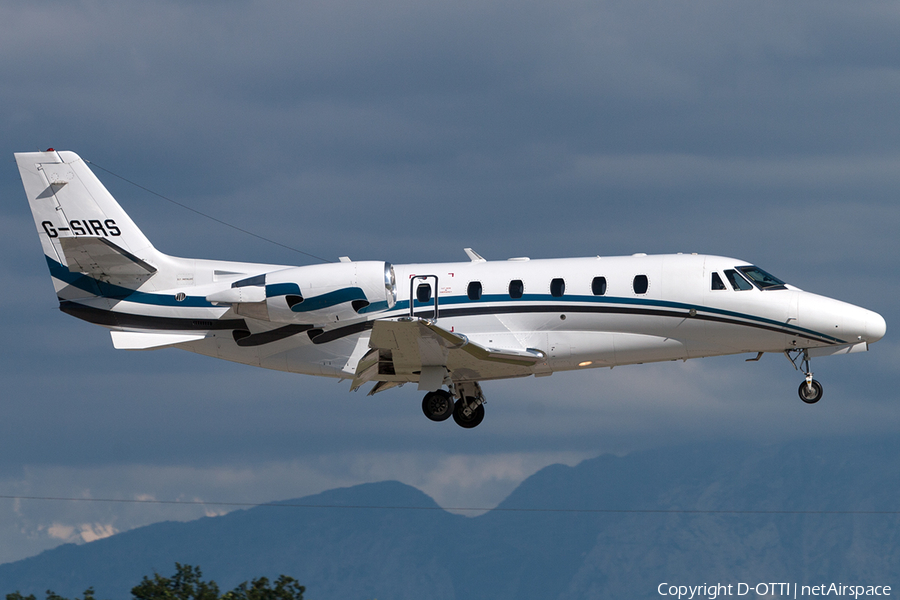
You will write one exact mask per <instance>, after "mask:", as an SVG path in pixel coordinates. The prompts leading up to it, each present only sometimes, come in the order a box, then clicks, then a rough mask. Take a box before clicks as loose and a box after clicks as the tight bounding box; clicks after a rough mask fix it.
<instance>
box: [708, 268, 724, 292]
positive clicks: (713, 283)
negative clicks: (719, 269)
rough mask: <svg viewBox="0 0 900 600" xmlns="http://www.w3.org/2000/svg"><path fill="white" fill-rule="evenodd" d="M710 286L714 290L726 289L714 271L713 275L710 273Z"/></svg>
mask: <svg viewBox="0 0 900 600" xmlns="http://www.w3.org/2000/svg"><path fill="white" fill-rule="evenodd" d="M710 286H711V287H712V289H714V290H724V289H727V288H726V287H725V284H724V283H722V278H721V277H719V274H718V273H716V272H715V271H713V273H712V281H711V282H710Z"/></svg>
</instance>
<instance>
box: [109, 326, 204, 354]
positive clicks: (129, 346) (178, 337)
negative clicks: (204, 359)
mask: <svg viewBox="0 0 900 600" xmlns="http://www.w3.org/2000/svg"><path fill="white" fill-rule="evenodd" d="M109 334H110V336H111V337H112V341H113V346H114V347H115V348H116V349H117V350H152V349H154V348H162V347H164V346H174V345H175V344H183V343H185V342H196V341H197V340H202V339H203V338H204V337H206V335H205V334H203V333H169V332H156V331H150V332H143V331H110V332H109Z"/></svg>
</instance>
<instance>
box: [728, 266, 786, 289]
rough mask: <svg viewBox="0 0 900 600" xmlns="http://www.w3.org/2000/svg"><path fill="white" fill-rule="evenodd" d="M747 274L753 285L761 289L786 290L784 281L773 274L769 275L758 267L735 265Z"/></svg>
mask: <svg viewBox="0 0 900 600" xmlns="http://www.w3.org/2000/svg"><path fill="white" fill-rule="evenodd" d="M735 268H736V269H737V270H738V271H740V272H741V273H743V274H744V275H746V276H747V279H749V280H750V281H752V282H753V285H755V286H756V287H758V288H759V289H761V290H786V289H787V287H785V285H784V282H783V281H782V280H780V279H778V278H777V277H775V276H774V275H770V274H768V273H766V272H765V271H763V270H762V269H760V268H759V267H735Z"/></svg>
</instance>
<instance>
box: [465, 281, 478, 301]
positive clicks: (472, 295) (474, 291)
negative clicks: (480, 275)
mask: <svg viewBox="0 0 900 600" xmlns="http://www.w3.org/2000/svg"><path fill="white" fill-rule="evenodd" d="M466 295H467V296H468V297H469V300H480V299H481V282H480V281H470V282H469V287H467V288H466Z"/></svg>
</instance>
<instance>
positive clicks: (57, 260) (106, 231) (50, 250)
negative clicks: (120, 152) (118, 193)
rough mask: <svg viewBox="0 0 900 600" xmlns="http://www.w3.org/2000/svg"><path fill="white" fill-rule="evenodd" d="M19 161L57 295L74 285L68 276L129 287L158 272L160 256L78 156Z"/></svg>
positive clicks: (37, 155)
mask: <svg viewBox="0 0 900 600" xmlns="http://www.w3.org/2000/svg"><path fill="white" fill-rule="evenodd" d="M15 156H16V163H17V165H18V167H19V174H20V175H21V177H22V184H23V185H24V186H25V194H26V195H27V196H28V204H29V205H30V206H31V212H32V214H33V215H34V222H35V225H36V226H37V232H38V237H39V238H40V240H41V246H42V248H43V250H44V254H45V255H46V257H47V262H48V264H49V266H50V271H51V275H53V278H54V286H55V287H56V291H57V293H58V294H59V293H60V292H61V291H62V290H63V289H64V288H66V287H67V285H69V284H72V283H73V281H72V277H71V276H68V275H67V272H68V273H71V274H75V273H87V274H89V275H90V276H91V277H92V278H93V279H96V280H98V281H105V282H107V283H116V284H125V285H128V287H133V286H132V285H129V282H131V283H133V284H134V285H135V286H136V285H139V284H140V282H141V281H143V280H145V279H146V278H147V277H148V276H150V275H152V273H153V272H155V269H154V267H153V263H154V262H156V260H155V259H156V257H157V256H158V253H157V251H156V250H155V249H154V248H153V245H152V244H151V243H150V240H148V239H147V237H146V236H145V235H144V234H143V233H142V232H141V230H140V229H138V227H137V225H135V224H134V221H132V220H131V217H129V216H128V215H127V214H126V213H125V211H124V210H122V207H121V206H119V204H118V202H116V200H115V198H113V197H112V195H111V194H110V193H109V191H108V190H107V189H106V188H105V187H104V186H103V184H102V183H100V180H99V179H97V177H96V176H95V175H94V173H93V172H91V170H90V169H89V168H88V166H87V165H86V164H85V162H84V161H83V160H82V159H81V158H79V156H78V155H77V154H75V153H74V152H56V151H54V150H48V151H46V152H23V153H17V154H16V155H15ZM132 265H137V266H132ZM133 272H135V273H133ZM135 274H137V276H135ZM110 277H116V278H117V280H116V281H112V280H111V278H110ZM69 287H71V286H70V285H69ZM77 287H79V288H81V291H82V292H88V293H89V294H94V293H96V291H99V290H94V289H90V290H88V289H84V288H85V286H84V285H80V286H77ZM89 287H91V288H93V286H89ZM61 299H62V297H61Z"/></svg>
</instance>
